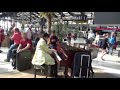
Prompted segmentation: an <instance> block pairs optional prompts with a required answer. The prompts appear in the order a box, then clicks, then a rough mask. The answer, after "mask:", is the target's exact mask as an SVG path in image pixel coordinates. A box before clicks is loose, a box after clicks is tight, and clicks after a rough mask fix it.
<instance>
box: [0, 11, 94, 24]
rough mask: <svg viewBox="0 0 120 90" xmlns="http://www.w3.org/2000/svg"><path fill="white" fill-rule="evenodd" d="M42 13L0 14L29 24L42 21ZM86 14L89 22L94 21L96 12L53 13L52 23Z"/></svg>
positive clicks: (0, 16)
mask: <svg viewBox="0 0 120 90" xmlns="http://www.w3.org/2000/svg"><path fill="white" fill-rule="evenodd" d="M40 13H41V12H0V18H1V19H3V18H4V17H12V18H13V19H14V20H17V21H19V20H20V21H21V20H24V21H27V22H30V21H32V22H38V21H39V19H40ZM81 14H84V15H86V16H87V20H92V19H93V18H94V12H52V16H53V18H52V21H53V22H56V21H59V20H60V19H61V20H63V21H73V17H74V16H79V15H81Z"/></svg>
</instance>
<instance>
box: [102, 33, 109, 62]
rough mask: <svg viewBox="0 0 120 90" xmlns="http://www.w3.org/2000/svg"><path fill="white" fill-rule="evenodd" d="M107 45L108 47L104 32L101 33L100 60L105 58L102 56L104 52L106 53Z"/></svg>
mask: <svg viewBox="0 0 120 90" xmlns="http://www.w3.org/2000/svg"><path fill="white" fill-rule="evenodd" d="M107 47H108V39H107V38H106V35H105V34H104V35H103V40H102V42H101V49H102V56H101V59H102V60H105V59H103V56H105V54H106V53H107V50H106V48H107Z"/></svg>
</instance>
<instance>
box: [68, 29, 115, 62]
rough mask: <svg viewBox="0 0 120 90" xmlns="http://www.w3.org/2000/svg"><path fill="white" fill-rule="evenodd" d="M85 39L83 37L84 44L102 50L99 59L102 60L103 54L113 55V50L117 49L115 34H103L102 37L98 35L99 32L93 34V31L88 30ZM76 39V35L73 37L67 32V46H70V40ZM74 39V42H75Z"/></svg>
mask: <svg viewBox="0 0 120 90" xmlns="http://www.w3.org/2000/svg"><path fill="white" fill-rule="evenodd" d="M86 34H87V35H85V36H86V37H83V38H84V39H85V40H86V44H96V45H98V46H99V48H100V49H101V50H102V56H101V59H102V60H104V58H103V56H104V55H105V54H110V55H112V54H113V50H114V49H116V47H117V40H116V34H115V32H111V33H105V34H103V35H100V34H99V32H96V33H95V32H93V30H89V31H88V33H86ZM74 37H75V38H76V39H77V34H76V33H75V34H74V35H72V34H71V32H68V35H67V41H68V43H69V45H71V38H74ZM76 39H74V40H76Z"/></svg>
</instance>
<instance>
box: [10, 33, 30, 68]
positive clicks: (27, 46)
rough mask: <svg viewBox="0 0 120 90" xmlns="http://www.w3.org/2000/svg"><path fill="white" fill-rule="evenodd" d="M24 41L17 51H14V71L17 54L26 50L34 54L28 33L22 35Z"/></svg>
mask: <svg viewBox="0 0 120 90" xmlns="http://www.w3.org/2000/svg"><path fill="white" fill-rule="evenodd" d="M22 38H23V39H22V40H21V41H20V44H19V46H18V48H17V50H16V49H14V50H13V51H12V55H13V56H12V59H13V62H12V66H13V67H14V68H13V69H16V53H20V52H23V51H25V50H30V51H31V52H32V41H31V40H30V39H28V38H27V33H22Z"/></svg>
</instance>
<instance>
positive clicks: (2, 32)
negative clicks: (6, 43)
mask: <svg viewBox="0 0 120 90" xmlns="http://www.w3.org/2000/svg"><path fill="white" fill-rule="evenodd" d="M4 39H5V36H4V30H3V29H2V28H0V48H1V45H2V42H3V40H4ZM0 53H2V51H1V50H0Z"/></svg>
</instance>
